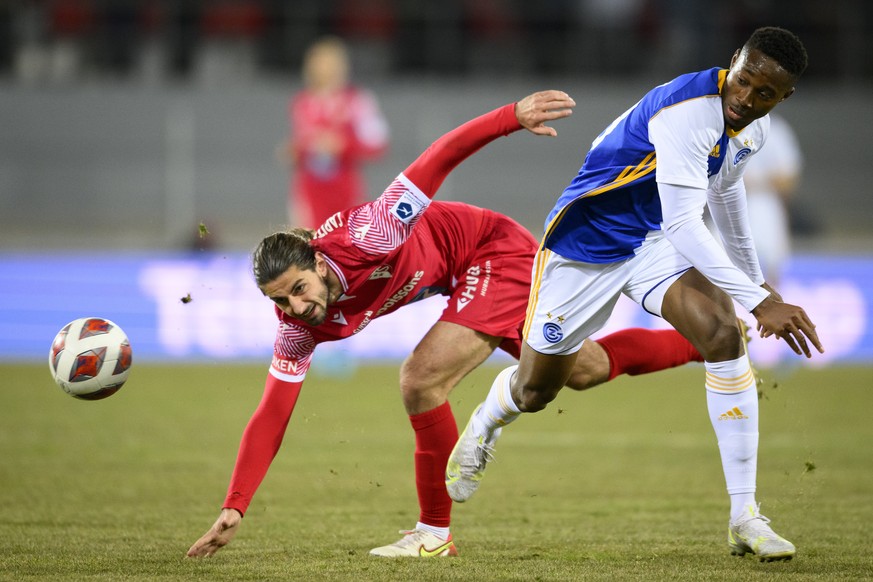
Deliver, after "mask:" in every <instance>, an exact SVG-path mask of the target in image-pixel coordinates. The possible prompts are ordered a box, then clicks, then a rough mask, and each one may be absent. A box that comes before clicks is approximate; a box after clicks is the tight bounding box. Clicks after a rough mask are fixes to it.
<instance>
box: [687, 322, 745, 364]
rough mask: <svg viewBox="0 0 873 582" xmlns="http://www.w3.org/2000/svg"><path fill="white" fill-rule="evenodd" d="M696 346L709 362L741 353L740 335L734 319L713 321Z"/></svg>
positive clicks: (736, 356) (734, 356)
mask: <svg viewBox="0 0 873 582" xmlns="http://www.w3.org/2000/svg"><path fill="white" fill-rule="evenodd" d="M701 344H702V345H701V347H699V348H698V350H699V351H700V353H701V355H702V356H703V359H704V360H706V361H709V362H718V361H725V360H733V359H736V358H738V357H740V356H741V355H742V351H743V348H742V345H743V342H742V337H741V335H740V329H739V327H738V326H737V322H736V319H730V320H727V321H725V320H720V321H715V322H713V323H712V325H710V326H709V328H708V333H707V334H706V335H705V336H704V337H703V339H702V342H701Z"/></svg>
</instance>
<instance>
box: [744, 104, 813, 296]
mask: <svg viewBox="0 0 873 582" xmlns="http://www.w3.org/2000/svg"><path fill="white" fill-rule="evenodd" d="M802 164H803V155H802V152H801V150H800V144H799V143H798V140H797V136H796V135H795V134H794V131H793V130H792V129H791V126H790V125H789V124H788V122H787V121H786V120H785V119H784V118H782V117H780V116H778V115H773V114H770V135H769V136H768V138H767V142H766V143H765V144H764V147H763V148H761V150H760V151H759V152H758V153H757V154H755V155H754V156H751V158H750V159H749V162H748V165H747V166H746V173H745V178H744V179H745V183H746V195H747V199H748V201H749V222H750V225H751V227H752V236H753V237H754V238H755V247H756V248H757V250H758V259H759V261H760V262H761V269H762V270H763V271H764V277H766V279H767V282H768V283H770V284H771V285H772V286H774V287H776V288H777V289H778V284H779V282H780V279H781V278H782V271H783V269H784V267H785V262H786V261H787V260H788V257H789V255H790V254H791V224H790V220H789V212H788V206H789V204H790V202H791V198H792V197H793V196H794V193H795V191H796V190H797V186H798V183H799V182H800V176H801V166H802Z"/></svg>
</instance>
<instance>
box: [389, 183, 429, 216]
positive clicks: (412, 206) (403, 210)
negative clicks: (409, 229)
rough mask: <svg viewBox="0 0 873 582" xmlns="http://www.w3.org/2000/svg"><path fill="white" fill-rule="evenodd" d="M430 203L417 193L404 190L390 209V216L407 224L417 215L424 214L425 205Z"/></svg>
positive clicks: (425, 197)
mask: <svg viewBox="0 0 873 582" xmlns="http://www.w3.org/2000/svg"><path fill="white" fill-rule="evenodd" d="M429 203H430V198H428V197H427V196H424V195H423V194H421V193H419V192H413V191H412V190H406V191H404V192H403V194H401V196H400V198H398V199H397V202H395V203H394V206H392V207H391V214H393V215H394V216H395V218H397V219H398V220H400V222H402V223H404V224H409V223H410V222H412V221H413V220H415V219H416V218H417V217H418V215H419V214H421V213H422V212H424V210H425V209H426V208H427V205H428V204H429Z"/></svg>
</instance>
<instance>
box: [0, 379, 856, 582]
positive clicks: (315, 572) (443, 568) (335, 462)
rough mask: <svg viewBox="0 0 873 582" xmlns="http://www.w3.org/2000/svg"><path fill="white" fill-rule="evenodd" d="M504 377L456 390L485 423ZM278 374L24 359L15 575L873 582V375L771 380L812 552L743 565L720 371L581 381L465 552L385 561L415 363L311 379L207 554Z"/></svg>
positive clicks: (777, 484)
mask: <svg viewBox="0 0 873 582" xmlns="http://www.w3.org/2000/svg"><path fill="white" fill-rule="evenodd" d="M497 370H498V368H495V367H486V368H483V369H481V370H477V371H476V372H474V373H473V374H471V375H470V376H469V377H468V378H467V379H466V380H465V381H464V382H463V383H462V385H461V386H459V387H458V389H456V390H455V392H454V394H453V395H452V398H451V402H452V406H453V408H454V410H455V414H456V416H457V418H458V423H459V424H460V425H461V427H463V425H464V423H466V419H467V417H468V415H469V413H470V412H471V411H472V409H473V407H474V406H475V405H476V404H477V403H478V402H479V401H480V400H481V399H482V398H483V397H484V395H485V393H486V391H487V389H488V386H489V385H490V382H491V379H492V378H493V376H494V374H495V373H496V371H497ZM264 373H265V365H255V366H249V365H202V366H187V365H186V366H183V365H174V366H157V365H146V364H137V365H135V367H134V369H133V371H132V374H131V377H130V379H129V380H128V383H127V385H126V386H125V387H124V388H123V389H122V390H121V391H120V392H119V393H118V394H116V395H115V396H112V397H111V398H109V399H107V400H103V401H98V402H85V401H78V400H75V399H73V398H71V397H69V396H67V395H65V394H63V392H62V391H61V390H60V389H59V388H57V387H56V386H55V385H54V383H53V382H52V381H51V380H50V378H49V374H48V371H47V369H46V366H45V365H10V364H7V365H2V366H0V378H2V380H0V385H2V387H0V484H2V491H3V501H4V503H3V510H2V518H0V580H15V581H18V580H89V581H91V580H453V581H454V580H476V581H480V582H481V581H490V580H518V581H531V580H732V581H735V580H777V579H779V580H822V581H825V580H827V581H832V580H862V579H871V577H873V452H871V451H873V416H871V412H873V369H871V368H861V367H837V368H829V369H821V370H806V369H804V370H795V371H793V372H791V373H788V374H783V375H781V376H780V378H781V379H780V380H779V381H778V383H777V382H774V381H773V380H772V379H771V378H770V377H768V375H767V374H766V373H765V374H764V375H763V378H764V381H763V382H762V384H761V390H762V392H763V394H762V399H761V415H762V420H761V448H760V455H759V472H758V498H759V501H761V502H762V504H763V505H762V511H763V513H764V514H765V515H767V516H769V517H770V518H771V519H772V520H773V525H774V527H775V529H776V530H777V531H778V532H780V533H782V534H783V535H784V536H785V537H787V538H788V539H790V540H792V541H793V542H794V543H795V544H796V545H797V547H798V554H797V557H796V558H795V559H794V560H793V561H791V562H787V563H771V564H762V563H759V562H758V561H757V560H755V559H752V558H750V557H749V556H746V557H745V558H737V557H733V556H731V555H730V554H729V551H728V548H727V543H726V533H727V532H726V525H727V509H728V505H727V495H726V493H725V491H724V482H723V477H722V474H721V467H720V463H719V460H718V455H717V449H716V443H715V437H714V435H713V432H712V428H711V426H710V425H709V420H708V418H707V415H706V404H705V397H704V392H703V386H702V383H703V370H702V368H701V367H700V366H688V367H686V368H683V369H679V370H672V371H668V372H662V373H660V374H656V375H650V376H646V377H638V378H628V377H622V378H619V379H618V380H616V381H615V382H613V383H612V384H610V385H606V386H602V387H599V388H597V389H595V390H592V391H589V392H587V393H584V394H580V393H574V392H570V391H565V392H563V393H562V394H561V395H560V396H559V398H558V399H557V401H556V402H554V403H553V404H552V405H551V406H550V408H548V409H547V410H546V411H544V412H541V413H539V414H536V415H530V416H526V417H523V418H521V419H519V420H518V421H517V422H516V423H515V424H514V425H513V426H512V427H510V428H508V429H507V430H506V431H505V432H504V435H503V437H502V438H501V440H500V442H499V444H498V448H497V460H496V462H495V463H493V464H492V465H491V466H490V467H489V470H488V476H487V478H486V479H485V481H484V482H483V484H482V488H481V489H480V491H479V493H478V494H477V496H476V497H475V498H474V499H472V500H471V501H469V502H468V503H466V504H463V505H456V506H455V509H454V513H453V524H452V531H453V533H454V535H455V539H456V541H457V545H458V549H459V552H460V556H459V557H458V558H454V559H439V560H384V559H377V558H371V557H370V556H368V555H367V552H368V551H369V549H370V548H371V547H374V546H377V545H383V544H386V543H390V542H392V541H394V540H395V539H397V538H398V537H399V535H398V534H397V531H398V530H400V529H406V528H410V527H412V526H413V525H414V523H415V521H416V518H417V516H418V512H417V504H416V497H415V489H414V485H413V474H412V451H413V437H412V431H411V428H410V427H409V421H408V420H407V417H406V415H405V414H404V411H403V407H402V405H401V403H400V398H399V394H398V388H397V367H396V366H382V367H362V368H360V369H359V370H358V371H357V373H356V374H355V376H354V377H351V378H347V379H332V378H328V377H323V376H319V375H318V374H316V373H312V374H310V377H309V379H308V380H307V383H306V385H305V386H304V390H303V394H302V396H301V399H300V402H299V403H298V407H297V410H296V412H295V414H294V417H293V418H292V420H291V425H290V427H289V431H288V433H287V435H286V438H285V442H284V445H283V447H282V450H281V451H280V452H279V455H278V457H277V458H276V460H275V461H274V463H273V466H272V469H271V470H270V473H269V474H268V475H267V478H266V480H265V482H264V483H263V485H262V486H261V489H260V490H259V492H258V494H257V495H256V497H255V500H254V502H253V503H252V506H251V508H250V509H249V512H248V514H247V516H246V518H245V519H244V521H243V525H242V528H241V529H240V532H239V534H238V535H237V537H236V539H235V540H234V541H233V542H232V543H231V544H230V545H229V546H227V547H226V548H225V549H224V550H222V551H220V552H219V553H218V554H216V555H215V556H214V557H213V558H210V559H206V560H189V559H184V558H183V556H184V553H185V551H186V550H187V549H188V547H189V546H190V545H191V544H192V543H193V542H194V541H195V540H196V539H197V538H198V537H199V536H200V535H201V534H202V533H203V532H204V531H206V529H207V528H208V527H209V526H210V525H211V524H212V522H213V521H214V519H215V517H216V516H217V514H218V510H219V507H220V504H221V501H222V500H223V498H224V492H225V488H226V486H227V481H228V478H229V476H230V471H231V468H232V465H233V461H234V458H235V455H236V449H237V446H238V443H239V437H240V434H241V432H242V429H243V427H244V425H245V423H246V421H247V420H248V417H249V415H250V414H251V412H252V410H253V409H254V407H255V405H256V404H257V402H258V400H259V398H260V394H261V389H262V385H263V378H264Z"/></svg>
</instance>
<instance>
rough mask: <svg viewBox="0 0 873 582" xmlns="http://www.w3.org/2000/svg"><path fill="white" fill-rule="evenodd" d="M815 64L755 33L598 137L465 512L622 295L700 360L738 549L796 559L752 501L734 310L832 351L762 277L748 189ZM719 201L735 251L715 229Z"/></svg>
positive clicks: (566, 211)
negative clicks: (510, 436) (515, 424)
mask: <svg viewBox="0 0 873 582" xmlns="http://www.w3.org/2000/svg"><path fill="white" fill-rule="evenodd" d="M806 64H807V56H806V50H805V48H804V47H803V44H802V43H801V42H800V40H799V39H798V38H797V37H796V36H795V35H794V34H792V33H791V32H789V31H787V30H784V29H781V28H776V27H766V28H761V29H758V30H756V31H755V32H754V33H753V34H752V36H751V37H750V39H749V40H748V41H747V42H746V43H745V45H744V46H743V47H742V48H741V49H739V50H737V51H736V53H735V54H734V55H733V58H732V59H731V65H730V68H729V69H721V68H713V69H709V70H706V71H701V72H698V73H691V74H687V75H682V76H680V77H678V78H676V79H674V80H672V81H670V82H669V83H666V84H664V85H661V86H659V87H656V88H655V89H653V90H651V91H650V92H649V93H647V94H646V95H645V96H644V97H643V98H642V99H641V100H640V101H639V102H638V103H637V104H636V105H634V106H633V107H631V108H630V109H629V110H628V111H626V112H625V113H624V114H623V115H621V116H620V117H619V118H618V119H617V120H615V121H614V122H613V123H612V124H611V125H610V126H609V127H607V128H606V130H604V131H603V133H601V134H600V135H599V136H598V137H597V139H595V140H594V143H593V144H592V146H591V149H590V151H589V152H588V155H587V157H586V158H585V162H584V163H583V165H582V168H581V170H580V171H579V173H578V174H577V175H576V177H575V178H574V179H573V181H572V182H571V183H570V185H569V186H567V188H566V189H565V190H564V192H563V194H562V195H561V197H560V198H559V199H558V203H557V204H556V205H555V207H554V209H553V210H552V211H551V212H550V213H549V216H548V219H547V221H546V233H545V237H544V238H543V241H542V244H541V245H540V249H539V252H538V254H537V257H536V259H535V263H534V271H533V286H532V289H531V295H530V301H529V304H528V312H527V319H526V322H525V327H524V340H525V341H524V344H523V346H522V354H521V358H520V360H519V364H518V366H512V367H510V368H507V369H506V370H503V371H502V372H501V373H500V374H499V375H498V376H497V378H496V379H495V381H494V384H493V386H492V388H491V391H490V393H489V395H488V397H487V399H486V400H485V402H484V403H483V404H482V405H480V406H479V407H478V408H477V409H476V412H474V413H473V416H472V417H471V419H470V422H469V423H468V424H467V427H466V429H465V430H464V432H463V433H462V435H461V437H460V438H459V440H458V443H457V445H456V446H455V449H454V450H453V452H452V455H451V457H450V460H449V463H448V465H447V469H446V485H447V488H448V491H449V495H450V496H451V497H452V498H453V499H454V500H455V501H465V500H466V499H468V498H469V497H470V496H471V495H472V494H473V493H474V492H475V491H476V489H477V487H478V486H479V483H480V480H481V479H482V476H483V472H484V470H485V465H486V463H487V461H488V460H490V459H491V458H492V455H493V446H494V442H495V440H496V439H497V437H498V436H499V434H500V430H501V427H503V426H505V425H506V424H508V423H509V422H511V421H513V420H514V419H515V418H516V417H517V416H518V415H519V414H520V413H521V412H536V411H538V410H542V409H543V408H545V406H546V405H547V404H548V403H549V402H551V401H552V400H553V399H554V398H555V397H556V396H557V394H558V392H559V391H560V389H561V388H562V387H563V386H564V385H565V384H566V381H567V378H568V376H569V374H570V371H571V369H572V367H573V363H574V361H575V359H576V354H577V352H578V351H579V349H580V346H581V345H582V342H583V341H584V340H585V339H586V338H588V337H590V336H591V335H592V334H593V333H595V332H596V331H598V330H599V329H600V328H601V327H603V325H604V324H605V323H606V321H607V320H608V318H609V316H610V314H611V313H612V310H613V307H614V305H615V302H616V300H617V299H618V297H619V295H620V294H622V293H624V294H625V295H627V296H629V297H630V298H631V299H633V300H634V301H636V302H637V303H639V304H640V305H641V306H642V307H643V308H644V309H646V310H647V311H649V312H651V313H654V314H656V315H659V316H661V317H663V318H664V319H666V320H667V321H669V322H670V323H671V324H672V325H673V326H674V327H675V328H676V329H677V330H678V331H679V332H680V333H682V334H683V335H684V336H685V337H686V338H688V340H690V341H691V343H692V344H693V345H694V346H695V347H696V348H697V349H698V350H699V351H700V353H701V354H702V355H703V356H704V359H705V366H706V383H705V386H706V395H707V403H708V408H709V412H710V418H711V420H712V425H713V427H714V428H715V432H716V436H717V438H718V445H719V450H720V453H721V457H722V465H723V468H724V474H725V479H726V482H727V490H728V493H729V495H730V499H731V515H730V522H729V528H728V532H729V533H728V541H729V545H730V548H731V550H732V551H733V553H736V554H739V555H744V554H745V553H749V552H751V553H755V554H757V555H758V556H759V557H760V558H761V559H762V560H765V559H766V560H779V559H790V558H791V557H793V556H794V553H795V548H794V545H793V544H791V542H789V541H787V540H785V539H783V538H782V537H780V536H778V535H777V534H776V533H774V532H773V530H772V529H770V527H769V525H768V521H769V520H768V519H767V518H765V517H763V516H762V515H761V514H760V513H759V511H758V504H757V502H756V499H755V486H756V469H757V450H758V395H757V390H756V389H755V379H754V376H753V374H752V370H751V367H750V363H749V360H748V358H747V356H746V354H745V348H744V342H743V337H742V333H741V330H740V329H739V328H738V324H737V318H736V315H735V313H734V308H733V304H732V301H731V299H735V300H736V301H737V302H738V303H739V304H740V305H742V306H743V307H744V308H746V309H747V310H748V311H749V312H751V313H752V314H753V315H754V316H755V317H756V318H757V322H758V329H759V331H760V333H761V336H762V337H769V336H771V335H775V336H777V337H779V338H782V339H783V340H784V341H785V342H786V343H787V344H788V345H789V346H791V348H792V349H793V350H794V351H795V352H796V353H798V354H801V353H802V354H804V355H806V356H807V357H810V356H811V351H810V347H809V345H808V342H810V343H812V345H813V346H815V348H816V349H817V350H818V351H819V352H822V351H823V348H822V346H821V343H820V342H819V339H818V336H817V334H816V332H815V326H814V325H813V323H812V322H811V321H810V319H809V317H807V315H806V313H805V312H804V310H803V309H801V308H800V307H798V306H795V305H790V304H788V303H784V302H783V301H782V298H781V297H780V296H779V294H778V293H777V292H776V291H775V290H773V289H772V288H771V287H770V286H769V285H768V284H767V283H766V282H765V281H764V277H763V275H762V274H761V269H760V267H759V265H758V259H757V256H756V253H755V248H754V244H753V241H752V237H751V234H750V229H749V223H748V217H747V214H746V199H745V190H744V186H743V181H742V174H743V167H744V165H745V162H746V160H747V159H748V158H749V156H752V155H754V154H755V152H756V151H758V150H759V149H760V148H761V147H762V146H763V145H764V143H765V141H766V137H767V130H768V127H769V117H768V116H767V114H768V112H769V111H770V110H771V109H773V107H775V106H776V105H777V104H778V103H780V102H781V101H783V100H785V99H787V98H788V97H789V96H790V95H791V94H792V93H794V83H795V82H796V81H797V79H798V78H799V77H800V75H801V74H802V73H803V71H804V70H805V68H806ZM707 204H708V206H709V208H710V212H711V213H712V215H713V217H714V219H715V221H716V224H717V226H718V229H719V231H720V233H721V237H722V239H723V242H724V248H723V247H722V246H721V245H719V243H718V242H716V240H715V238H713V235H712V234H711V233H710V231H709V230H708V229H707V228H706V226H705V224H704V221H703V210H704V206H705V205H707Z"/></svg>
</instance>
